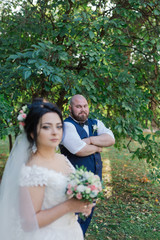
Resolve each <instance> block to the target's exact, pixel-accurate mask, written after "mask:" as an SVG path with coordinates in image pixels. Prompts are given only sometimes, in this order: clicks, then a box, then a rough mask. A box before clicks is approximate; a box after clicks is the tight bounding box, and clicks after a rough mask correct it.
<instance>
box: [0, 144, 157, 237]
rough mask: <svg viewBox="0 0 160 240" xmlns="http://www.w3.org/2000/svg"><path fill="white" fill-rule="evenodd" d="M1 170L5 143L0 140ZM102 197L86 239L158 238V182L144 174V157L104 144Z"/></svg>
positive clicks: (145, 168) (5, 154)
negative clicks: (140, 159)
mask: <svg viewBox="0 0 160 240" xmlns="http://www.w3.org/2000/svg"><path fill="white" fill-rule="evenodd" d="M0 146H1V148H0V166H2V168H0V169H1V172H2V170H3V166H4V162H5V160H6V159H7V154H8V145H7V140H6V141H5V142H3V141H0ZM102 158H103V161H104V168H103V170H104V171H103V179H104V187H105V188H104V199H103V200H101V201H100V202H98V203H97V207H96V210H95V213H94V217H93V220H92V223H91V225H90V227H89V229H88V232H87V236H86V240H104V239H106V240H107V239H109V240H123V239H124V240H129V239H133V240H160V185H158V184H155V183H152V182H151V181H150V180H149V179H148V177H147V166H146V164H145V162H144V161H139V160H131V155H130V154H129V153H128V152H127V150H121V151H118V150H117V149H115V148H114V147H110V148H105V149H104V151H103V153H102Z"/></svg>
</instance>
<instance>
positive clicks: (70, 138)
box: [61, 119, 114, 154]
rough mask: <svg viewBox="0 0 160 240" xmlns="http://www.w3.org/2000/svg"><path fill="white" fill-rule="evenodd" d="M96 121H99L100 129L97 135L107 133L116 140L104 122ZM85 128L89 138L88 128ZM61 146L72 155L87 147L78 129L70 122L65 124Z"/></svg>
mask: <svg viewBox="0 0 160 240" xmlns="http://www.w3.org/2000/svg"><path fill="white" fill-rule="evenodd" d="M96 120H97V127H98V129H97V135H101V134H104V133H107V134H109V135H110V136H112V137H113V138H114V135H113V132H112V131H111V130H110V129H109V128H106V127H105V125H104V124H103V122H102V121H100V120H98V119H96ZM83 128H84V129H85V131H86V132H87V134H88V136H89V129H88V126H87V125H84V127H83ZM61 144H62V145H63V146H64V147H65V148H67V149H68V151H69V152H71V153H72V154H76V153H77V152H79V151H80V150H81V149H82V148H83V147H84V146H85V145H86V143H85V142H84V141H83V140H82V139H81V138H80V136H79V134H78V132H77V130H76V127H75V126H74V125H73V124H72V123H70V122H64V132H63V139H62V142H61Z"/></svg>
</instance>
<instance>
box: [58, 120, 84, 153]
mask: <svg viewBox="0 0 160 240" xmlns="http://www.w3.org/2000/svg"><path fill="white" fill-rule="evenodd" d="M61 144H62V145H63V146H64V147H65V148H67V149H68V151H69V152H71V153H72V154H76V153H77V152H79V151H80V150H81V149H82V148H83V147H84V146H85V145H86V143H85V142H84V141H83V140H82V139H81V138H80V136H79V135H78V133H77V130H76V128H75V126H74V125H73V124H72V123H69V122H65V123H64V132H63V139H62V143H61Z"/></svg>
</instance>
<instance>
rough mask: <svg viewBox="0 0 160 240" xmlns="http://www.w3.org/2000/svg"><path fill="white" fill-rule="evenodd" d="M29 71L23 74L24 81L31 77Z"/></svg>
mask: <svg viewBox="0 0 160 240" xmlns="http://www.w3.org/2000/svg"><path fill="white" fill-rule="evenodd" d="M31 73H32V72H31V70H27V71H25V72H24V79H25V80H26V79H27V78H29V77H30V76H31Z"/></svg>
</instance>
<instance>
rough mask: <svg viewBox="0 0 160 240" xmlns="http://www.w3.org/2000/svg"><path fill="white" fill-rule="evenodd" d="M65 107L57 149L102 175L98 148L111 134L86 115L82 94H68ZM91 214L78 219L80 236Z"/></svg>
mask: <svg viewBox="0 0 160 240" xmlns="http://www.w3.org/2000/svg"><path fill="white" fill-rule="evenodd" d="M69 111H70V116H69V117H68V118H66V119H65V121H64V134H63V140H62V143H61V146H60V149H61V153H62V154H64V155H65V156H67V158H68V159H69V160H70V162H71V163H72V164H73V165H74V166H75V167H76V166H78V167H80V166H82V165H83V166H85V167H86V168H87V170H88V171H92V172H93V173H94V174H97V175H99V177H100V178H101V179H102V161H101V156H100V152H101V151H102V147H109V146H111V145H113V144H114V143H115V139H114V135H113V133H112V131H111V130H109V129H108V128H106V127H105V126H104V124H103V123H102V122H101V121H100V120H97V119H90V118H88V116H89V107H88V102H87V100H86V99H85V97H83V96H82V95H79V94H77V95H74V96H73V97H72V98H71V100H70V105H69ZM92 214H93V212H92ZM92 214H91V215H90V216H89V217H88V218H87V219H86V220H85V221H84V220H82V219H80V218H79V219H78V221H79V223H80V225H81V228H82V230H83V234H84V236H85V233H86V231H87V228H88V226H89V224H90V221H91V218H92Z"/></svg>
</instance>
